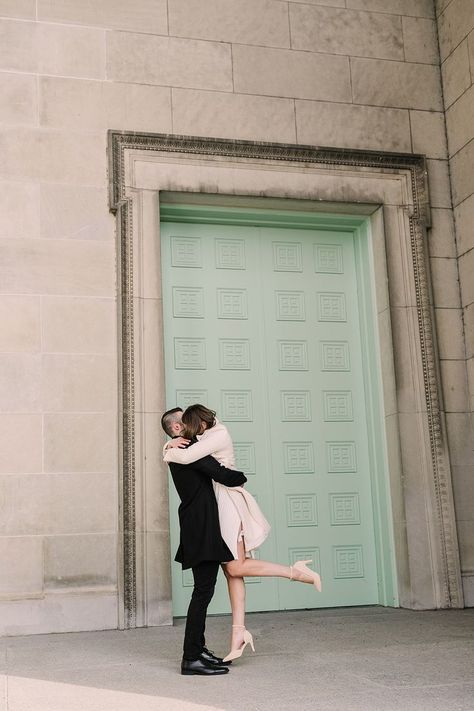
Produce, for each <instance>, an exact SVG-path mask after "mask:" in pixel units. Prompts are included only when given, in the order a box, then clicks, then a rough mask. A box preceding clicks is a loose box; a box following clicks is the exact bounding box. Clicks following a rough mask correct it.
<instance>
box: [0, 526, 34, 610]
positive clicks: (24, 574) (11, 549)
mask: <svg viewBox="0 0 474 711" xmlns="http://www.w3.org/2000/svg"><path fill="white" fill-rule="evenodd" d="M0 567H1V570H2V575H1V576H0V597H6V596H8V597H10V596H11V597H15V596H20V597H27V596H28V595H35V594H36V595H39V594H41V593H42V592H43V539H42V538H41V537H40V536H12V537H0Z"/></svg>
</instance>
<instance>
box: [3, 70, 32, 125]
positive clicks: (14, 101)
mask: <svg viewBox="0 0 474 711" xmlns="http://www.w3.org/2000/svg"><path fill="white" fill-rule="evenodd" d="M0 95H1V97H2V101H1V102H0V123H6V124H18V125H22V124H30V125H33V124H35V123H36V119H37V113H38V106H37V96H36V78H35V77H34V76H30V75H25V74H10V73H6V72H1V73H0Z"/></svg>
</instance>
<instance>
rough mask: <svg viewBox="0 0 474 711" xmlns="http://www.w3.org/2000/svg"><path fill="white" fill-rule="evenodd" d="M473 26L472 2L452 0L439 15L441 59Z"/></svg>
mask: <svg viewBox="0 0 474 711" xmlns="http://www.w3.org/2000/svg"><path fill="white" fill-rule="evenodd" d="M472 27H474V4H473V3H472V2H470V1H469V0H467V1H466V0H453V1H452V2H451V3H449V5H447V6H446V8H445V9H444V11H443V12H442V13H441V15H439V49H440V54H441V61H442V62H444V60H445V59H446V57H447V56H448V55H449V54H451V52H452V51H453V50H454V49H455V48H456V47H457V46H458V44H459V43H460V42H461V41H462V40H463V39H464V37H465V36H466V34H467V32H469V30H470V29H472Z"/></svg>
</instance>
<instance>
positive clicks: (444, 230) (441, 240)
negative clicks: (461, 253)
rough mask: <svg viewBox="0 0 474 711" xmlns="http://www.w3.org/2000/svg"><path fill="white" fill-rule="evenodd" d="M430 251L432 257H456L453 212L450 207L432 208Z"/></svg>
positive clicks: (429, 235)
mask: <svg viewBox="0 0 474 711" xmlns="http://www.w3.org/2000/svg"><path fill="white" fill-rule="evenodd" d="M428 252H429V255H430V257H456V239H455V236H454V221H453V213H452V210H450V209H449V208H444V209H441V208H433V209H432V210H431V229H430V230H429V232H428Z"/></svg>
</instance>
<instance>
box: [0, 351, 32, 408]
mask: <svg viewBox="0 0 474 711" xmlns="http://www.w3.org/2000/svg"><path fill="white" fill-rule="evenodd" d="M40 377H41V357H40V356H39V355H38V354H29V353H2V354H1V355H0V411H1V412H7V413H15V412H19V413H22V412H25V413H34V412H40V411H41V393H40Z"/></svg>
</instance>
